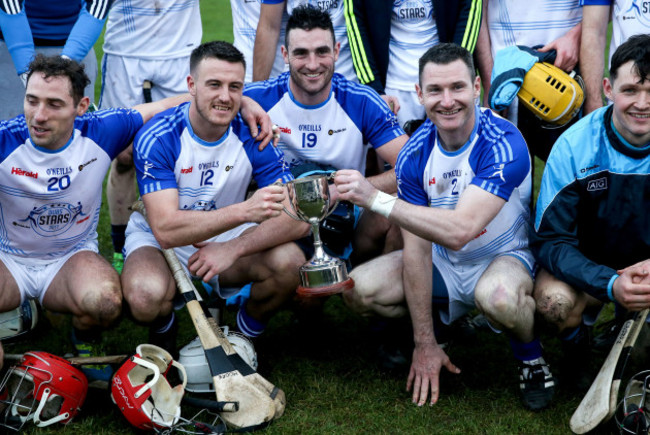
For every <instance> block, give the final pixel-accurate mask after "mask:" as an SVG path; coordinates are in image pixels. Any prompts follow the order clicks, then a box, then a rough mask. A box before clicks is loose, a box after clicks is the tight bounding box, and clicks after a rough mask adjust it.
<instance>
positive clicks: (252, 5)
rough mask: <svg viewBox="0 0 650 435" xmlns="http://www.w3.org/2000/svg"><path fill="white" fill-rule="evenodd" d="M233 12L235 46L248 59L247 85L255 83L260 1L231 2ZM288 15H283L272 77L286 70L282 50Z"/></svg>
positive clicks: (235, 0)
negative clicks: (254, 59) (255, 53)
mask: <svg viewBox="0 0 650 435" xmlns="http://www.w3.org/2000/svg"><path fill="white" fill-rule="evenodd" d="M230 9H231V10H232V33H233V38H234V41H233V45H234V46H235V47H237V49H238V50H239V51H241V52H242V53H243V54H244V58H245V59H246V83H250V82H252V81H253V49H254V47H255V35H256V34H257V22H258V21H259V20H260V0H230ZM287 18H288V16H287V13H286V11H285V12H284V13H283V14H282V26H281V27H280V39H279V40H278V46H277V47H276V50H275V60H274V61H273V67H272V68H271V76H270V77H276V76H278V75H280V74H281V73H282V72H283V71H284V70H285V66H286V65H285V63H284V59H283V58H282V50H281V49H280V48H281V47H282V45H284V30H285V28H286V27H287Z"/></svg>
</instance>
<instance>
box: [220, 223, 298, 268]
mask: <svg viewBox="0 0 650 435" xmlns="http://www.w3.org/2000/svg"><path fill="white" fill-rule="evenodd" d="M309 229H310V227H309V225H308V224H307V223H301V222H298V221H296V220H294V219H292V218H290V217H289V216H287V214H286V213H282V214H281V215H280V216H278V217H275V218H272V219H268V220H266V221H264V222H262V223H261V224H260V225H259V226H257V227H255V228H254V230H253V231H249V232H246V233H245V234H242V235H241V236H239V237H236V238H234V239H232V240H230V241H228V242H227V243H228V245H229V249H232V252H233V253H234V254H235V255H236V257H237V258H242V257H245V256H247V255H252V254H255V253H258V252H263V251H266V250H267V249H271V248H273V247H275V246H279V245H282V244H284V243H288V242H292V241H294V240H297V239H299V238H301V237H304V236H306V235H307V234H308V233H309Z"/></svg>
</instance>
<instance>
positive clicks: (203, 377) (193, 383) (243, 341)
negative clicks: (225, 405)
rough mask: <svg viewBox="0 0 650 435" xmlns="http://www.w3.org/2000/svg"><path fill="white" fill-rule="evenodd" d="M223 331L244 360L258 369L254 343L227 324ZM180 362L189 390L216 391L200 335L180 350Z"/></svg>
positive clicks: (200, 391)
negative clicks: (183, 368) (185, 374)
mask: <svg viewBox="0 0 650 435" xmlns="http://www.w3.org/2000/svg"><path fill="white" fill-rule="evenodd" d="M223 333H224V335H225V336H226V338H228V341H229V342H230V344H231V345H232V347H233V349H235V351H236V352H237V354H238V355H239V356H240V357H241V358H242V360H244V362H245V363H246V364H248V365H249V366H250V367H251V368H252V369H253V370H257V353H256V352H255V348H254V347H253V343H252V342H251V341H250V340H249V339H248V338H247V337H246V336H245V335H244V334H241V333H239V332H233V331H229V330H228V327H227V326H224V327H223ZM178 362H180V363H181V364H182V365H183V367H185V371H186V372H187V385H186V386H185V389H186V390H187V391H189V392H192V393H213V392H214V386H213V385H212V375H211V374H210V368H209V367H208V360H207V359H206V358H205V353H204V351H203V346H201V341H200V340H199V337H196V338H195V339H194V340H192V341H190V342H189V343H188V344H187V345H185V346H184V347H183V348H182V349H181V350H180V352H179V357H178Z"/></svg>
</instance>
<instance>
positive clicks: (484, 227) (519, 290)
mask: <svg viewBox="0 0 650 435" xmlns="http://www.w3.org/2000/svg"><path fill="white" fill-rule="evenodd" d="M419 75H420V83H419V86H417V93H418V97H419V99H420V102H421V103H422V104H423V105H424V107H425V110H426V112H427V116H428V118H429V119H428V120H427V121H426V122H425V123H424V124H423V126H422V127H420V128H419V129H418V130H417V132H416V133H415V134H414V135H413V136H412V137H411V138H410V139H409V141H408V142H407V144H406V145H405V146H404V148H403V149H402V151H401V152H400V154H399V157H398V159H397V166H396V168H395V171H396V174H397V183H398V195H399V199H397V198H395V197H392V196H389V195H386V194H384V193H382V192H379V191H377V189H375V188H374V187H373V186H372V185H370V184H369V183H368V182H367V181H365V179H364V178H363V177H362V176H361V174H359V173H358V172H356V171H351V170H342V171H338V172H337V174H336V178H335V183H336V186H337V189H338V192H339V194H340V197H341V198H342V199H346V200H349V201H352V202H353V203H355V204H357V205H360V206H363V207H367V208H369V209H370V210H373V211H375V212H378V213H380V214H383V215H384V216H387V217H388V218H389V219H390V221H391V222H394V223H397V224H399V225H400V226H401V227H402V229H403V231H402V234H403V237H404V250H403V251H396V252H394V253H390V254H387V255H386V256H383V257H379V258H377V259H375V260H373V261H371V262H368V263H366V264H364V265H361V266H359V267H358V268H356V269H355V270H353V271H352V274H351V275H352V276H353V277H354V279H355V282H356V287H355V289H354V290H353V291H352V292H350V293H347V294H345V298H346V301H347V302H348V304H349V305H350V306H352V307H353V308H355V309H356V310H357V311H359V312H362V313H368V312H376V313H378V314H381V315H384V316H388V317H397V316H402V315H405V314H406V309H405V307H404V306H403V305H404V302H405V301H406V303H407V305H408V310H409V312H410V314H411V319H412V321H413V338H414V342H415V349H414V351H413V360H412V363H411V370H410V373H409V377H408V382H407V388H408V389H411V388H413V402H414V403H417V404H418V405H420V406H421V405H423V404H424V403H425V402H426V401H427V398H429V397H430V403H431V404H434V403H435V402H436V401H437V400H438V393H439V391H438V385H439V383H438V377H439V374H440V370H441V368H442V367H443V366H444V367H445V368H446V369H447V370H449V371H450V372H452V373H460V370H459V369H458V368H457V367H456V366H455V365H454V364H453V363H452V362H451V361H450V359H449V357H448V356H447V355H446V353H445V351H444V350H443V349H442V348H441V346H440V344H439V343H440V342H439V341H438V338H437V337H436V335H437V333H439V332H440V330H441V325H440V324H439V322H438V319H440V320H441V321H442V322H443V323H445V324H449V323H450V322H452V321H454V320H456V319H458V318H459V317H460V316H462V315H463V314H465V313H466V312H467V311H469V310H471V309H472V308H474V307H475V306H476V308H478V309H479V310H480V311H481V312H482V313H483V314H484V315H485V317H486V318H487V319H488V321H489V325H490V327H491V328H492V329H493V330H495V331H504V332H505V333H506V334H508V336H509V338H510V344H511V347H512V349H513V351H514V354H515V357H516V358H517V359H518V360H519V375H520V388H521V393H522V398H523V401H524V404H525V405H526V406H527V407H528V408H530V409H541V408H543V407H545V406H547V405H548V403H549V402H550V400H551V398H552V396H553V392H554V381H553V378H552V376H551V373H550V371H549V367H548V365H547V364H546V363H545V361H544V359H543V357H542V348H541V345H540V342H539V340H538V339H537V338H536V337H535V336H534V334H533V321H534V320H533V319H534V312H535V302H534V300H533V298H532V296H531V294H532V290H533V279H532V270H533V267H534V259H533V257H532V255H531V252H530V250H529V249H528V238H527V229H528V220H529V218H530V216H529V202H530V195H531V179H530V158H529V156H528V151H527V148H526V143H525V142H524V139H523V138H522V136H521V133H519V131H518V130H517V129H516V128H515V127H514V126H513V125H512V124H511V123H509V122H507V121H505V120H503V119H502V118H498V117H496V116H494V115H493V114H492V113H491V112H490V111H489V110H483V109H479V108H478V107H476V106H475V104H474V101H475V99H476V98H478V96H479V94H480V79H479V78H477V77H476V75H475V70H474V65H473V63H472V56H471V54H470V53H469V52H468V51H467V50H465V49H464V48H461V47H459V46H457V45H454V44H440V45H437V46H435V47H433V48H431V49H429V50H428V51H427V52H426V53H425V54H424V55H423V56H422V58H420V65H419ZM434 319H435V320H434Z"/></svg>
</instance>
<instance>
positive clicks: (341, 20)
mask: <svg viewBox="0 0 650 435" xmlns="http://www.w3.org/2000/svg"><path fill="white" fill-rule="evenodd" d="M284 1H286V3H287V14H289V15H291V12H293V10H294V9H295V8H297V7H298V6H300V5H302V4H311V5H313V6H315V7H317V8H319V9H320V10H322V11H327V12H328V13H329V14H330V18H331V19H332V25H333V26H334V37H335V38H336V41H337V42H340V43H341V52H340V53H339V58H338V60H337V61H336V72H338V73H339V74H342V75H343V76H344V77H345V78H346V79H348V80H351V81H354V82H358V81H359V79H358V78H357V74H356V72H355V71H354V65H353V63H352V53H351V52H350V45H349V44H348V32H347V27H346V25H345V8H344V6H343V4H344V0H261V2H262V3H265V4H278V3H282V2H284ZM282 44H284V40H282Z"/></svg>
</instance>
